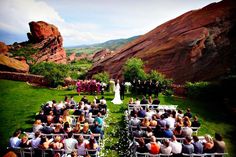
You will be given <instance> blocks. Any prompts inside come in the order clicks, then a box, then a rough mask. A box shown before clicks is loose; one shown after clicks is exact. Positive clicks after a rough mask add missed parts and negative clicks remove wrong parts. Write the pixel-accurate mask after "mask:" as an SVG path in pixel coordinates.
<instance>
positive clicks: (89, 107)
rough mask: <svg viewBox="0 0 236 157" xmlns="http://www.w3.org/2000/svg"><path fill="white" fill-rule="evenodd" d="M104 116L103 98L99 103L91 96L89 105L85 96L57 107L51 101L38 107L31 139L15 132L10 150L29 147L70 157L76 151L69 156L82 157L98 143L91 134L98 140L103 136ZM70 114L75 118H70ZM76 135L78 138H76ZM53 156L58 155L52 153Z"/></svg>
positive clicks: (95, 147) (95, 148) (105, 111)
mask: <svg viewBox="0 0 236 157" xmlns="http://www.w3.org/2000/svg"><path fill="white" fill-rule="evenodd" d="M106 113H107V106H106V100H105V98H104V97H102V98H101V99H100V100H99V99H98V98H97V97H95V98H94V100H93V102H92V103H91V102H89V101H88V99H87V98H86V96H83V97H82V99H81V101H80V102H79V103H78V104H77V103H76V102H75V101H74V99H73V97H71V99H68V97H65V100H64V102H63V101H61V102H60V103H58V104H57V103H56V101H55V100H53V101H49V102H47V103H46V104H45V105H43V106H42V110H41V111H40V112H39V114H37V115H36V117H35V122H34V124H33V133H34V135H33V138H31V139H29V137H28V135H27V134H23V136H22V138H19V137H20V135H21V131H20V130H19V131H16V132H15V133H14V135H13V137H11V138H10V147H11V148H17V147H22V148H26V147H31V148H34V149H41V150H47V149H49V148H52V149H53V150H60V149H64V150H65V153H66V154H70V155H71V156H72V153H73V152H74V150H75V149H76V151H77V152H76V153H75V152H74V153H73V154H77V155H80V156H85V155H87V154H86V153H87V152H86V150H87V149H93V150H97V149H98V148H99V144H98V142H99V141H97V140H98V139H97V138H95V137H94V134H100V137H101V138H102V137H103V126H104V120H103V116H104V115H105V114H106ZM71 114H72V115H76V116H77V117H76V118H72V116H71ZM47 134H49V135H54V134H55V136H47ZM76 134H78V135H79V136H78V137H76V136H75V135H76ZM85 134H87V135H88V136H89V139H84V137H83V135H85ZM61 135H63V136H61ZM49 137H50V139H48V138H49ZM65 137H67V138H65ZM36 151H37V150H36ZM93 153H96V151H94V152H93ZM55 155H57V156H59V155H60V154H58V153H55Z"/></svg>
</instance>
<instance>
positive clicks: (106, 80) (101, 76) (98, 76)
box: [92, 72, 110, 84]
mask: <svg viewBox="0 0 236 157" xmlns="http://www.w3.org/2000/svg"><path fill="white" fill-rule="evenodd" d="M109 77H110V76H109V74H108V73H107V72H101V73H97V74H94V75H93V76H92V78H93V79H95V80H97V81H101V82H104V83H106V84H108V83H109Z"/></svg>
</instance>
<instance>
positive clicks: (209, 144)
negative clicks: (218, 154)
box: [203, 135, 214, 153]
mask: <svg viewBox="0 0 236 157" xmlns="http://www.w3.org/2000/svg"><path fill="white" fill-rule="evenodd" d="M213 147H214V141H213V139H212V137H211V136H210V135H205V142H203V152H204V153H213V152H214V150H213Z"/></svg>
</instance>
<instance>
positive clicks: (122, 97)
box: [120, 81, 125, 100]
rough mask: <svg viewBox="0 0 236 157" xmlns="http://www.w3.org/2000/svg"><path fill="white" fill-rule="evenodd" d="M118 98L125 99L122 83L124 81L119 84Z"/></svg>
mask: <svg viewBox="0 0 236 157" xmlns="http://www.w3.org/2000/svg"><path fill="white" fill-rule="evenodd" d="M120 98H121V100H124V99H125V83H124V81H122V82H121V83H120Z"/></svg>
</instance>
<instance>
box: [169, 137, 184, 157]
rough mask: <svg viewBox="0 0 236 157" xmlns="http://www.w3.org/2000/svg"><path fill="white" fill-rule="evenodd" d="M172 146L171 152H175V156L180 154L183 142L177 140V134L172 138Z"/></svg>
mask: <svg viewBox="0 0 236 157" xmlns="http://www.w3.org/2000/svg"><path fill="white" fill-rule="evenodd" d="M170 146H171V148H172V150H171V152H172V153H173V156H178V155H180V154H181V152H182V144H181V143H179V142H178V141H177V140H176V137H175V135H173V136H172V138H171V142H170Z"/></svg>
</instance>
